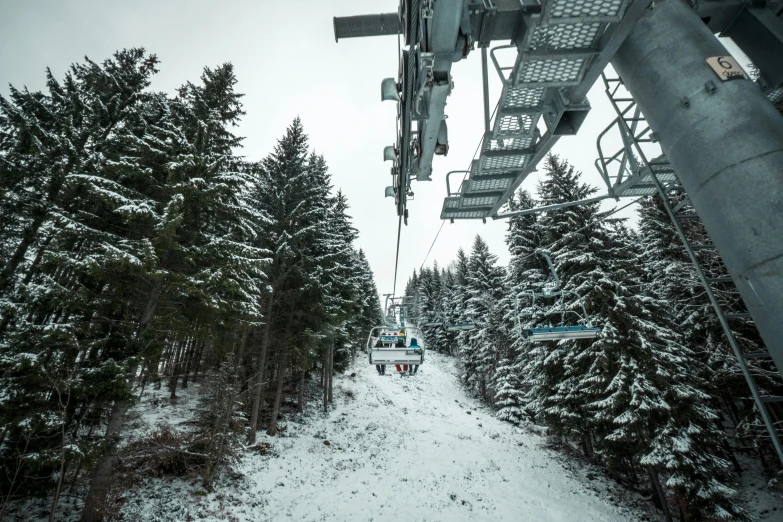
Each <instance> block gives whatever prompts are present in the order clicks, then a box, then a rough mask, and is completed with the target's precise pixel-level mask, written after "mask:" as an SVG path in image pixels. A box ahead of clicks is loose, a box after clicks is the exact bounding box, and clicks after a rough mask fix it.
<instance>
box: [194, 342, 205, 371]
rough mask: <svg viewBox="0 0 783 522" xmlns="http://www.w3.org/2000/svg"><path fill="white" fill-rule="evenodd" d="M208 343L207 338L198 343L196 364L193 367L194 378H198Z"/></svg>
mask: <svg viewBox="0 0 783 522" xmlns="http://www.w3.org/2000/svg"><path fill="white" fill-rule="evenodd" d="M206 345H207V341H206V339H201V341H199V343H198V351H197V352H196V360H195V365H194V367H193V380H194V381H195V380H197V379H198V371H199V369H200V368H201V360H202V359H203V358H204V348H205V347H206Z"/></svg>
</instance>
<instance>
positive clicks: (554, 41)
mask: <svg viewBox="0 0 783 522" xmlns="http://www.w3.org/2000/svg"><path fill="white" fill-rule="evenodd" d="M603 26H604V24H602V23H600V22H593V23H588V24H582V23H576V24H555V25H539V26H537V27H536V28H535V30H534V31H533V37H532V38H531V40H530V49H531V50H541V49H553V50H564V49H587V48H590V47H592V45H593V44H594V43H595V40H596V38H597V37H598V34H599V31H600V30H601V29H602V28H603Z"/></svg>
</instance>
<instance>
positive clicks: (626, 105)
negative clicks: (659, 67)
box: [599, 76, 783, 463]
mask: <svg viewBox="0 0 783 522" xmlns="http://www.w3.org/2000/svg"><path fill="white" fill-rule="evenodd" d="M604 83H605V85H606V87H607V89H606V93H607V95H608V97H609V100H610V102H611V103H612V107H613V108H614V110H615V112H616V113H617V116H618V118H617V120H616V122H615V123H617V124H618V127H619V129H620V132H621V135H622V136H621V138H622V141H623V145H624V148H625V152H624V153H622V154H621V155H620V156H618V155H617V154H616V155H615V156H614V157H613V158H615V161H621V162H622V163H623V164H624V165H626V164H627V167H626V170H627V171H629V172H636V173H639V174H638V177H639V178H640V181H641V182H642V184H637V185H635V186H634V187H635V188H637V189H647V188H652V187H654V188H655V191H656V192H657V194H658V196H659V197H660V198H661V200H662V202H663V206H664V209H665V210H666V213H667V215H668V216H669V219H670V220H671V222H672V224H673V225H674V229H675V231H676V232H677V235H678V236H679V238H680V240H681V241H682V244H683V245H684V246H685V250H686V252H687V253H688V257H689V258H690V260H691V262H692V264H693V267H694V270H695V271H696V275H697V276H698V278H699V280H700V281H701V284H702V286H704V290H705V291H706V294H707V297H708V299H709V301H710V304H711V305H712V308H713V309H714V311H715V314H716V315H717V317H718V321H719V322H720V325H721V327H722V328H723V333H724V335H725V336H726V339H727V340H728V342H729V345H730V346H731V349H732V351H733V352H734V355H735V357H736V358H737V362H738V365H739V367H740V370H741V371H742V374H743V376H744V377H745V381H746V382H747V384H748V388H750V392H751V395H752V397H753V401H754V402H755V405H756V408H758V411H759V414H760V416H761V419H762V421H763V422H764V426H765V428H766V429H767V432H768V433H769V436H770V439H771V441H772V445H773V446H774V448H775V452H776V453H777V455H778V458H779V459H780V462H781V463H783V446H781V441H780V433H779V431H778V429H777V427H776V424H779V425H782V426H783V419H780V417H779V416H777V415H776V413H775V412H774V411H770V409H769V408H768V405H769V404H771V403H778V402H783V397H780V396H773V395H762V394H761V393H760V391H759V387H758V385H757V383H756V379H755V378H754V377H753V374H752V373H751V371H750V369H749V364H748V363H749V361H751V360H764V359H768V360H769V361H770V362H771V360H772V359H771V356H770V354H769V353H768V352H750V353H746V352H744V351H743V349H742V348H741V346H740V344H739V343H738V341H737V338H736V336H735V335H734V332H733V331H732V328H731V326H730V324H729V321H730V320H750V319H751V318H750V314H748V313H747V312H744V313H725V312H724V310H723V307H722V306H721V303H720V301H719V300H718V298H717V296H716V288H722V289H726V288H727V287H728V286H727V285H731V287H733V285H734V283H733V281H732V279H731V277H730V276H728V275H727V274H726V275H719V276H713V275H712V274H710V275H708V271H707V270H705V268H704V267H703V266H702V261H701V259H700V258H699V255H698V254H697V252H700V251H710V250H712V251H715V247H714V245H712V244H711V243H704V244H692V243H691V241H690V240H689V239H688V235H687V232H686V229H685V227H683V223H684V222H688V221H691V220H698V219H699V216H698V214H696V211H695V210H694V209H693V207H692V206H690V204H689V203H690V201H689V199H688V195H687V193H685V190H684V189H683V188H682V187H681V185H679V183H678V182H677V180H676V174H675V171H674V169H673V168H672V165H671V164H670V163H669V162H668V160H667V159H666V157H665V156H664V155H663V154H661V155H660V156H658V157H656V158H654V159H653V160H648V159H647V155H645V153H644V151H643V150H642V147H641V146H640V144H641V143H656V141H657V139H656V136H655V134H654V133H653V132H652V130H651V129H650V127H649V125H648V124H647V122H646V120H645V118H644V116H643V115H642V113H641V111H640V110H639V107H638V106H637V105H636V102H635V101H634V100H633V98H632V97H631V95H630V93H627V92H626V93H622V94H620V93H619V91H620V89H619V87H620V86H621V84H622V81H621V80H620V79H619V78H612V79H608V78H606V76H604ZM615 123H613V124H612V125H614V124H615ZM599 151H600V147H599ZM599 160H601V161H605V159H604V158H603V157H602V158H600V159H599ZM619 175H620V176H622V174H619ZM642 180H643V181H642ZM649 183H651V184H652V186H650V185H649ZM673 190H679V191H681V195H682V199H681V200H680V201H679V202H677V203H676V204H674V203H673V202H672V201H670V199H669V194H670V193H671V192H672V191H673ZM645 192H647V191H645V190H638V191H637V192H635V194H634V195H638V194H643V193H645ZM618 195H623V194H618ZM626 195H630V194H626ZM716 253H717V252H716ZM773 416H775V417H776V418H777V422H775V421H774V420H773Z"/></svg>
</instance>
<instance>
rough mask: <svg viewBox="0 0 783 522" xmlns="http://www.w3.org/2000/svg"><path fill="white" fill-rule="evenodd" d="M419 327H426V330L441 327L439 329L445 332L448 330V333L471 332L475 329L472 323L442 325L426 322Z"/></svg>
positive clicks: (436, 322)
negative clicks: (441, 328) (443, 329)
mask: <svg viewBox="0 0 783 522" xmlns="http://www.w3.org/2000/svg"><path fill="white" fill-rule="evenodd" d="M421 326H423V327H427V328H432V327H437V326H441V327H443V328H445V329H446V330H448V331H450V332H454V331H458V330H473V329H474V328H475V327H476V325H475V324H474V323H455V324H447V323H444V322H443V321H430V322H427V323H422V324H421Z"/></svg>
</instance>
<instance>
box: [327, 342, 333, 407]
mask: <svg viewBox="0 0 783 522" xmlns="http://www.w3.org/2000/svg"><path fill="white" fill-rule="evenodd" d="M333 377H334V342H331V343H329V373H328V378H329V404H331V403H332V380H333Z"/></svg>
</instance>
